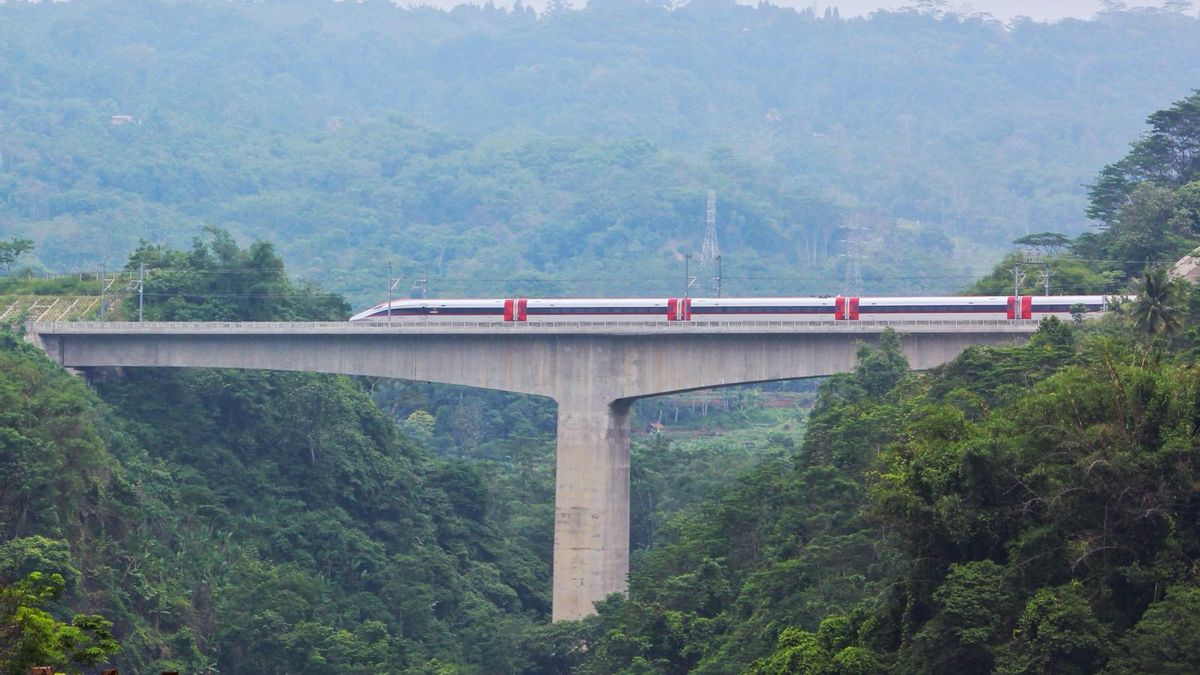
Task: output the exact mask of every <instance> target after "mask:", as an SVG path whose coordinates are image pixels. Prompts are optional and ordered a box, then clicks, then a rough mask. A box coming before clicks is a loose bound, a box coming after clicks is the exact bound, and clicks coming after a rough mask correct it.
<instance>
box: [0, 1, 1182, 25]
mask: <svg viewBox="0 0 1200 675" xmlns="http://www.w3.org/2000/svg"><path fill="white" fill-rule="evenodd" d="M0 1H3V0H0ZM394 1H396V2H399V3H400V4H402V5H403V4H429V5H434V6H437V7H445V8H450V7H453V6H455V5H460V4H464V3H469V4H476V5H479V4H484V3H485V2H487V0H419V1H418V0H394ZM569 1H570V2H571V5H572V6H574V7H581V6H583V5H586V4H587V0H569ZM737 1H738V2H740V3H742V4H747V5H754V4H758V0H737ZM1123 1H1124V2H1125V4H1126V5H1128V6H1130V7H1158V6H1161V4H1162V2H1163V0H1123ZM522 2H523V4H525V5H526V6H530V7H536V8H538V9H541V8H542V7H544V6H545V5H546V0H522ZM769 2H771V3H773V4H776V5H783V6H786V7H814V8H815V9H816V10H817V11H818V12H820V13H823V12H824V11H825V8H826V7H837V8H838V12H839V13H840V14H841V15H842V16H860V15H864V14H870V13H871V12H874V11H875V10H877V9H899V8H901V7H911V6H913V5H916V4H917V2H916V0H769ZM492 3H493V4H495V5H502V6H512V4H513V0H492ZM1196 4H1197V6H1200V0H1196ZM1102 6H1103V2H1102V1H1101V0H947V2H946V7H947V9H950V10H953V11H956V12H959V13H974V12H987V13H989V14H991V15H992V16H994V17H996V18H997V19H1000V20H1008V19H1011V18H1013V17H1014V16H1028V17H1032V18H1034V19H1036V20H1038V21H1054V20H1056V19H1062V18H1064V17H1075V18H1079V19H1090V18H1092V16H1093V15H1094V14H1095V13H1096V12H1098V11H1100V9H1101V8H1102ZM1195 13H1196V10H1191V11H1190V12H1189V14H1192V15H1193V16H1194V15H1195Z"/></svg>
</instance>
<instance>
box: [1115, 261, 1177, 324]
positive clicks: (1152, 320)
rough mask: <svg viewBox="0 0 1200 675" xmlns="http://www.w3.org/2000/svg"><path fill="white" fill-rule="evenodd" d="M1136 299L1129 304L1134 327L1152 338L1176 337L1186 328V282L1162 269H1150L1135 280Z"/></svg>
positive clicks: (1156, 267) (1158, 267) (1164, 268)
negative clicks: (1180, 329) (1153, 336)
mask: <svg viewBox="0 0 1200 675" xmlns="http://www.w3.org/2000/svg"><path fill="white" fill-rule="evenodd" d="M1133 291H1134V293H1136V297H1135V298H1134V299H1133V300H1132V301H1130V302H1129V304H1128V309H1127V311H1128V313H1129V316H1130V317H1131V318H1132V319H1133V325H1134V326H1136V327H1138V328H1140V329H1142V330H1144V331H1146V332H1147V333H1149V334H1150V335H1163V334H1170V333H1174V332H1175V331H1177V330H1179V328H1180V327H1181V326H1182V325H1183V321H1182V318H1181V317H1182V314H1183V304H1184V300H1185V294H1186V291H1187V282H1186V281H1184V280H1183V279H1179V278H1173V277H1172V276H1171V272H1170V270H1169V269H1168V268H1167V267H1165V266H1162V265H1158V266H1154V267H1147V268H1146V269H1145V271H1144V272H1143V273H1142V277H1141V278H1140V279H1134V280H1133Z"/></svg>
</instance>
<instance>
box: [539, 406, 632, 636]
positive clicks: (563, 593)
mask: <svg viewBox="0 0 1200 675" xmlns="http://www.w3.org/2000/svg"><path fill="white" fill-rule="evenodd" d="M581 403H582V401H579V400H577V399H576V398H575V397H570V398H567V399H566V400H560V401H559V404H558V457H557V470H556V473H555V489H554V592H553V600H554V602H553V610H552V616H553V619H554V620H555V621H560V620H563V619H581V618H583V617H585V616H588V615H589V614H593V613H595V611H596V610H595V608H594V607H593V603H595V602H596V601H597V600H603V599H604V598H605V597H607V596H608V595H609V594H610V593H624V592H625V590H626V589H627V587H628V582H627V580H626V577H627V576H628V574H629V409H630V406H631V405H632V403H633V400H632V399H619V400H616V401H607V402H605V401H598V402H596V404H593V405H591V406H587V405H581Z"/></svg>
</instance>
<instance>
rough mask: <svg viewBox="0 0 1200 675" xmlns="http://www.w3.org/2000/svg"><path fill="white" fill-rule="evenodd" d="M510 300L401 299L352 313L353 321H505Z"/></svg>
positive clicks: (351, 318)
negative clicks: (507, 304)
mask: <svg viewBox="0 0 1200 675" xmlns="http://www.w3.org/2000/svg"><path fill="white" fill-rule="evenodd" d="M508 302H511V301H507V300H487V299H480V300H472V299H440V298H439V299H428V300H425V299H417V300H412V299H407V298H406V299H398V300H392V301H391V303H390V304H389V303H388V302H381V303H379V304H378V305H375V306H374V307H371V308H370V309H366V310H363V311H361V312H359V313H358V314H355V315H354V316H352V317H350V320H351V321H385V322H386V321H392V322H395V321H407V322H410V323H411V322H413V321H424V322H450V321H479V322H486V321H505V320H511V319H508V318H506V316H505V312H506V311H510V312H511V309H506V303H508Z"/></svg>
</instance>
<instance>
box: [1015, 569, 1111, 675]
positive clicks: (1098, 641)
mask: <svg viewBox="0 0 1200 675" xmlns="http://www.w3.org/2000/svg"><path fill="white" fill-rule="evenodd" d="M1013 638H1014V639H1013V642H1012V643H1011V644H1009V645H1008V646H1007V648H1006V649H1005V650H1004V651H1003V653H1002V654H1001V656H1000V658H999V659H998V662H997V664H996V672H997V673H1004V674H1005V675H1015V674H1017V673H1022V674H1025V673H1094V672H1096V671H1097V670H1098V669H1099V668H1100V666H1101V665H1102V664H1103V663H1104V661H1105V658H1106V656H1107V652H1108V643H1107V642H1106V639H1105V638H1106V636H1105V631H1104V628H1103V626H1101V625H1100V622H1099V621H1098V620H1097V619H1096V615H1095V614H1094V613H1093V611H1092V608H1091V607H1090V606H1089V605H1088V602H1087V600H1086V599H1085V598H1084V597H1083V588H1082V585H1081V584H1080V583H1079V582H1078V581H1074V582H1072V583H1070V584H1068V585H1066V586H1058V587H1054V588H1043V589H1041V590H1039V591H1038V592H1037V593H1035V594H1034V596H1033V597H1032V598H1031V599H1030V600H1029V604H1028V605H1026V607H1025V611H1024V613H1022V614H1021V618H1020V620H1019V621H1018V622H1017V628H1016V630H1014V631H1013Z"/></svg>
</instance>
